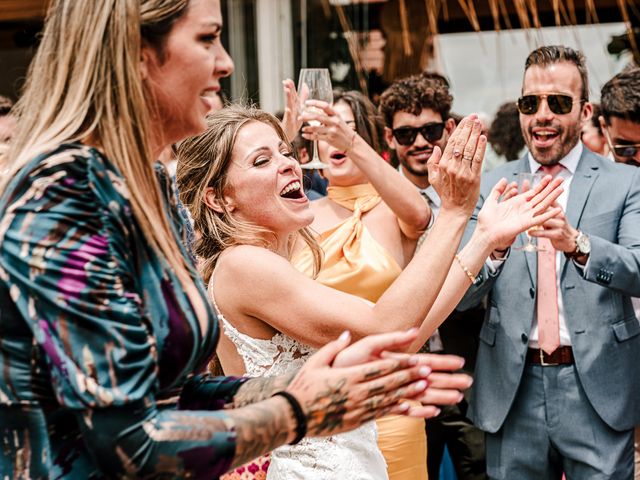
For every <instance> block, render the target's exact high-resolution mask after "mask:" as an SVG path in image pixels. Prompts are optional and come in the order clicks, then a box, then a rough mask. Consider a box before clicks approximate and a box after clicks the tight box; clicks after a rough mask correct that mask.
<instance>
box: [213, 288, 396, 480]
mask: <svg viewBox="0 0 640 480" xmlns="http://www.w3.org/2000/svg"><path fill="white" fill-rule="evenodd" d="M209 292H210V293H211V289H209ZM214 304H215V302H214ZM216 310H217V312H218V318H219V320H220V323H221V324H222V328H223V329H224V333H225V335H226V336H227V337H229V339H230V340H231V341H232V342H233V344H234V345H235V347H236V349H237V350H238V353H239V354H240V356H241V357H242V359H243V360H244V365H245V369H246V372H247V375H248V376H251V377H270V376H275V375H281V374H284V373H287V372H290V371H292V370H299V369H300V368H301V367H302V365H303V364H304V362H305V361H306V359H307V358H308V357H309V356H310V355H311V354H313V353H314V352H315V349H313V348H311V347H309V346H307V345H304V344H302V343H300V342H298V341H296V340H294V339H293V338H290V337H288V336H286V335H284V334H282V333H278V334H276V335H274V336H273V337H272V338H271V339H269V340H262V339H258V338H252V337H250V336H248V335H245V334H243V333H240V332H239V331H238V330H236V328H235V327H234V326H233V325H231V323H230V322H228V321H227V320H226V319H225V318H224V316H223V315H222V313H220V309H218V307H217V305H216ZM340 478H345V479H349V480H383V479H387V478H388V476H387V465H386V463H385V461H384V457H383V456H382V453H380V449H379V448H378V444H377V433H376V426H375V423H374V422H369V423H366V424H365V425H362V426H361V427H359V428H357V429H356V430H352V431H350V432H346V433H341V434H338V435H333V436H331V437H321V438H318V437H316V438H305V439H303V440H302V441H301V442H300V443H299V444H297V445H285V446H282V447H280V448H277V449H275V450H274V451H273V452H271V464H270V465H269V470H268V471H267V480H325V479H326V480H336V479H340Z"/></svg>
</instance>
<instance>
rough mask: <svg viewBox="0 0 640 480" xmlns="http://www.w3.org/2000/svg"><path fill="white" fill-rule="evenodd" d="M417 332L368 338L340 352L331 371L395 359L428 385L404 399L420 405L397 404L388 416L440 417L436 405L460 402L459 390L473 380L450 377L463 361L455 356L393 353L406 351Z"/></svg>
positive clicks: (461, 374)
mask: <svg viewBox="0 0 640 480" xmlns="http://www.w3.org/2000/svg"><path fill="white" fill-rule="evenodd" d="M417 333H418V329H415V328H414V329H411V330H409V331H407V332H395V333H386V334H379V335H370V336H368V337H365V338H363V339H362V340H360V341H359V342H356V343H354V344H353V345H351V346H350V347H349V348H347V349H345V350H343V351H341V352H340V353H339V354H338V356H337V357H336V359H335V360H334V362H333V366H334V367H338V366H340V367H346V366H351V365H357V364H361V363H364V362H371V361H375V360H378V359H382V358H386V359H390V358H394V359H398V360H403V361H406V362H408V363H409V364H412V365H415V366H416V367H417V368H419V370H418V371H419V372H420V373H421V374H422V375H424V378H425V379H426V382H427V387H426V389H422V390H421V391H420V392H413V394H412V392H408V394H407V395H406V396H405V397H404V398H407V399H411V400H414V401H416V402H419V405H415V403H416V402H414V404H413V405H411V406H410V407H409V408H407V405H406V404H404V403H400V404H398V405H396V406H395V407H394V408H393V409H392V411H391V412H390V413H402V414H405V415H409V416H412V417H421V418H430V417H434V416H436V415H437V414H438V413H439V409H438V407H437V405H452V404H455V403H458V402H460V401H461V400H462V398H463V395H462V390H466V389H467V388H469V387H470V386H471V383H472V379H471V377H469V376H468V375H466V374H463V373H451V372H455V371H457V370H459V369H461V368H462V366H463V365H464V360H463V359H462V358H461V357H457V356H455V355H434V354H406V353H395V352H401V351H403V350H405V349H406V348H407V347H408V346H409V345H410V344H411V343H412V342H413V341H414V340H415V338H416V336H417Z"/></svg>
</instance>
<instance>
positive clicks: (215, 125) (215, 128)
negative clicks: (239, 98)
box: [176, 105, 321, 283]
mask: <svg viewBox="0 0 640 480" xmlns="http://www.w3.org/2000/svg"><path fill="white" fill-rule="evenodd" d="M250 122H262V123H265V124H267V125H269V126H271V127H273V129H274V130H275V131H276V133H277V134H278V136H279V137H280V138H281V139H282V140H283V141H284V142H285V143H286V144H287V145H288V146H289V148H291V144H290V142H289V140H288V139H287V136H286V135H285V133H284V131H283V130H282V127H281V125H280V122H279V121H278V120H277V119H276V118H275V117H274V116H273V115H270V114H269V113H266V112H264V111H262V110H259V109H257V108H251V107H243V106H240V105H230V106H228V107H225V108H224V109H222V110H220V111H218V112H216V113H214V114H213V115H211V116H209V118H208V119H207V123H208V128H207V130H206V131H205V132H204V133H202V134H201V135H198V136H196V137H192V138H189V139H187V140H185V141H184V142H182V143H181V145H180V148H179V149H178V169H177V172H176V179H177V185H178V191H179V192H180V200H181V201H182V203H183V204H184V205H185V206H186V207H187V208H188V209H189V211H190V212H191V216H192V217H193V222H194V229H195V231H196V234H197V235H198V237H199V238H198V240H197V242H196V245H195V253H196V255H197V256H198V257H199V261H200V273H201V274H202V276H203V277H204V280H205V282H207V283H208V282H209V280H210V278H211V274H212V273H213V270H214V268H215V265H216V262H217V261H218V258H219V256H220V254H221V253H222V252H223V251H224V250H225V249H227V248H229V247H232V246H235V245H258V246H261V247H264V248H268V246H269V240H268V239H269V238H270V236H272V235H273V234H272V232H269V231H268V230H266V229H265V228H263V227H261V226H259V225H254V224H251V223H248V222H245V221H242V220H239V219H238V218H235V217H234V216H233V215H232V214H231V212H229V211H228V210H226V208H225V202H224V198H223V195H224V192H225V189H226V188H227V187H228V175H227V174H228V171H229V165H230V164H231V157H232V153H233V147H234V145H235V143H236V138H237V135H238V132H239V131H240V129H241V128H242V127H244V126H245V125H247V124H248V123H250ZM209 187H212V188H213V191H214V195H215V197H216V199H217V200H218V204H219V205H220V206H221V208H222V209H223V212H222V213H219V212H216V211H214V210H213V209H211V208H209V207H208V206H207V205H206V204H205V203H204V199H205V193H206V191H207V189H208V188H209ZM297 235H300V236H301V237H302V239H303V240H304V242H305V243H306V244H307V245H308V246H309V248H311V251H312V252H313V257H314V275H315V274H317V272H318V270H319V269H320V258H321V254H320V252H321V250H320V247H319V245H318V243H317V242H316V240H315V239H314V237H313V235H312V234H311V232H310V230H309V229H308V228H307V227H305V228H303V229H301V230H299V231H298V232H297V234H296V235H292V236H291V238H290V239H289V252H291V250H292V247H293V244H294V242H295V241H296V240H297Z"/></svg>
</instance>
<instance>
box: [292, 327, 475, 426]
mask: <svg viewBox="0 0 640 480" xmlns="http://www.w3.org/2000/svg"><path fill="white" fill-rule="evenodd" d="M417 335H418V330H417V329H411V330H409V331H406V332H392V333H383V334H377V335H370V336H368V337H365V338H363V339H361V340H359V341H358V342H355V343H354V344H352V345H350V335H349V334H348V332H345V333H344V334H343V335H341V336H340V338H339V339H337V340H334V341H333V342H330V343H329V344H327V345H326V346H325V347H323V348H322V349H320V350H319V351H318V352H317V353H316V354H315V355H313V356H312V357H311V358H310V359H309V360H308V361H307V362H306V363H305V365H304V366H303V367H302V369H301V370H300V371H299V372H298V374H297V375H296V377H295V378H294V379H293V380H292V382H291V383H290V384H289V387H288V388H287V390H288V391H289V392H290V393H291V394H293V395H294V396H295V397H296V398H297V399H298V401H299V402H300V404H301V405H302V407H303V409H304V410H305V414H306V415H307V418H308V428H309V432H310V433H311V434H313V435H331V434H334V433H339V432H341V431H346V430H349V429H352V428H355V427H357V426H358V425H360V424H362V423H364V422H366V421H369V420H372V419H374V418H378V417H381V416H384V415H388V414H404V415H409V416H412V417H420V418H429V417H433V416H435V415H437V414H438V413H439V409H438V407H437V406H436V405H449V404H454V403H457V402H459V401H460V400H462V397H463V396H462V393H461V391H462V390H464V389H466V388H468V387H469V386H470V385H471V383H472V379H471V377H469V376H468V375H465V374H461V373H452V372H455V371H456V370H459V369H460V368H461V367H462V366H463V364H464V360H463V359H462V358H460V357H456V356H453V355H429V354H406V353H398V352H403V351H404V350H405V349H406V348H408V347H409V345H411V343H412V342H413V341H414V340H415V339H416V338H417ZM407 400H413V401H414V402H411V403H413V404H417V405H412V404H411V403H410V402H407ZM328 417H330V418H332V420H331V421H328V420H327V418H328Z"/></svg>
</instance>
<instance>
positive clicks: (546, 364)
mask: <svg viewBox="0 0 640 480" xmlns="http://www.w3.org/2000/svg"><path fill="white" fill-rule="evenodd" d="M538 353H539V355H540V365H542V366H543V367H555V366H557V365H560V364H559V363H547V362H545V361H544V350H542V349H541V348H538Z"/></svg>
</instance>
